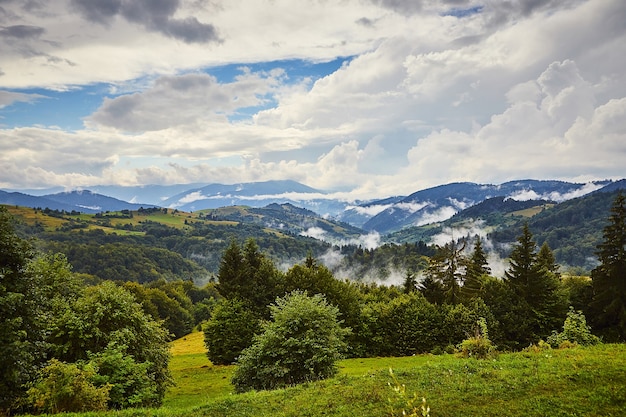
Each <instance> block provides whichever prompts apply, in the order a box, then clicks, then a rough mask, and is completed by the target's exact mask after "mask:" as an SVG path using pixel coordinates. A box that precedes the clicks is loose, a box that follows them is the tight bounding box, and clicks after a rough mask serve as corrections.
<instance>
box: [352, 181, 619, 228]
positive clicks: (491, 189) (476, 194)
mask: <svg viewBox="0 0 626 417" xmlns="http://www.w3.org/2000/svg"><path fill="white" fill-rule="evenodd" d="M610 183H611V182H610V181H602V182H595V183H588V184H582V183H569V182H564V181H540V180H519V181H510V182H506V183H503V184H499V185H494V184H476V183H470V182H463V183H451V184H445V185H440V186H437V187H432V188H428V189H425V190H420V191H417V192H415V193H413V194H411V195H409V196H407V197H405V198H402V199H399V200H396V201H394V202H392V203H390V204H388V205H387V206H386V207H384V209H383V210H381V211H380V212H379V213H378V214H376V215H374V216H372V217H371V218H370V219H369V220H367V221H366V222H364V223H363V225H362V227H363V228H364V229H365V230H369V231H377V232H379V233H392V232H397V231H399V230H402V229H404V228H406V227H410V226H421V225H424V224H429V223H434V222H439V221H443V220H446V219H449V218H450V217H452V216H453V215H454V214H456V213H458V212H460V211H462V210H464V209H466V208H468V207H471V206H473V205H476V204H478V203H480V202H482V201H484V200H486V199H488V198H493V197H498V196H500V197H504V198H512V199H514V200H518V201H520V200H521V201H523V200H541V199H544V200H551V201H565V200H568V199H571V198H574V197H578V196H581V195H585V194H588V193H589V192H592V191H595V190H598V189H601V188H603V187H605V186H607V185H609V184H610ZM376 204H377V203H371V205H376ZM371 205H370V206H371ZM340 218H342V217H341V216H340Z"/></svg>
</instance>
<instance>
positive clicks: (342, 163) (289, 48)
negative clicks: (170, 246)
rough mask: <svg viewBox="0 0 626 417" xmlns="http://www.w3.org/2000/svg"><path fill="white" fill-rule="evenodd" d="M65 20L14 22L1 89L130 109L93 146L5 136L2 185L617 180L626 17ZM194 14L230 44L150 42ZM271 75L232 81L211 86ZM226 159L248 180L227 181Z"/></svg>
mask: <svg viewBox="0 0 626 417" xmlns="http://www.w3.org/2000/svg"><path fill="white" fill-rule="evenodd" d="M78 3H80V4H84V3H83V2H82V1H81V2H78ZM122 3H123V4H125V5H127V6H128V4H130V3H127V2H121V3H120V4H122ZM33 4H34V3H33ZM69 4H70V2H69V0H68V1H63V0H58V1H51V2H41V3H37V5H39V8H36V9H31V11H30V12H27V11H26V10H25V9H24V8H22V7H20V5H19V3H18V2H9V3H7V4H3V8H4V10H5V12H6V13H5V15H2V16H0V25H2V27H3V28H8V27H14V26H15V25H23V26H24V27H25V28H26V29H22V30H16V29H15V28H13V29H10V30H8V31H7V30H5V31H4V32H2V33H0V74H2V75H0V88H3V89H9V88H18V87H29V86H30V87H32V86H40V87H45V88H49V89H69V88H75V87H77V86H81V85H85V84H90V83H94V82H102V83H111V88H112V91H113V90H117V91H116V93H115V96H114V97H112V98H108V99H104V100H103V102H102V104H101V105H100V107H99V109H98V110H97V111H96V112H94V113H93V114H91V115H90V116H88V117H87V118H86V123H87V127H86V128H85V129H82V130H79V131H75V132H68V131H59V130H53V129H44V128H36V127H29V128H17V129H5V130H1V131H0V139H1V141H0V149H1V150H2V153H1V154H0V166H2V167H3V168H4V169H3V175H2V178H1V179H0V185H2V186H6V187H9V186H12V187H27V186H35V185H38V186H43V185H56V184H62V185H68V186H79V185H82V186H88V185H90V184H91V185H93V184H101V183H123V184H141V183H154V182H159V183H161V182H163V183H170V184H171V183H177V182H198V181H200V182H206V181H208V180H210V181H211V182H227V183H231V182H233V181H242V182H243V181H246V182H247V181H257V180H268V179H284V178H289V179H294V180H297V181H301V182H303V183H306V184H308V185H311V186H314V187H316V188H321V189H333V190H344V191H345V190H353V191H352V192H351V193H348V192H346V195H349V197H351V198H378V197H385V196H388V195H401V194H406V193H411V192H414V191H416V190H418V189H421V188H425V187H427V186H432V185H437V184H441V183H445V182H450V181H474V182H491V183H493V182H500V181H506V180H510V179H518V178H539V179H565V180H571V179H579V178H585V179H602V178H618V177H623V175H624V171H623V163H622V161H623V160H624V159H625V158H624V156H625V154H626V149H625V147H626V145H624V144H625V143H626V141H625V140H624V139H625V134H626V133H625V132H626V126H625V122H624V120H626V118H624V113H625V112H626V101H625V100H626V73H624V71H623V68H624V67H625V66H626V50H625V49H624V48H625V46H624V45H626V27H625V26H624V25H623V22H624V21H625V19H626V4H625V3H624V2H622V1H619V0H598V1H586V2H579V1H567V2H556V1H546V2H523V1H512V2H506V4H504V3H502V4H500V3H497V4H496V3H494V2H491V3H489V4H487V5H484V7H483V8H482V9H480V12H476V13H474V12H472V13H468V16H466V17H463V18H457V17H455V16H451V15H447V16H446V15H445V14H446V12H447V11H449V7H448V6H446V4H447V5H450V4H452V3H441V2H434V1H422V2H420V3H419V5H420V7H416V8H410V9H407V8H406V7H401V6H402V5H401V4H400V3H398V2H387V1H371V2H364V1H360V0H346V1H342V2H335V3H329V2H317V1H311V2H306V7H294V6H293V3H292V2H289V1H287V0H271V1H270V0H267V1H261V2H256V3H255V2H247V1H245V0H234V1H232V2H228V3H224V4H217V3H214V2H196V1H180V2H179V8H178V9H177V10H176V13H171V10H170V9H167V8H166V9H164V10H162V11H161V12H160V14H159V13H156V11H150V13H147V14H145V15H142V16H143V17H141V16H140V17H133V16H134V15H132V13H130V12H128V10H126V9H123V8H122V9H119V8H118V9H115V14H114V15H115V16H116V18H106V16H105V19H104V20H102V21H106V22H105V23H106V24H97V23H93V21H94V20H97V19H96V18H97V17H98V14H97V13H96V11H97V10H96V11H92V12H93V13H92V14H89V13H91V12H89V13H87V12H86V11H85V10H82V13H79V12H78V11H77V10H74V11H72V10H71V9H69V8H68V5H69ZM102 4H104V3H102ZM415 4H417V3H415ZM456 4H460V3H456ZM463 4H464V6H459V7H466V6H467V8H468V9H470V8H472V7H475V6H479V4H478V3H476V2H473V1H471V2H469V1H468V2H465V3H463ZM120 7H121V6H120ZM129 7H130V6H129ZM477 10H478V9H477ZM94 13H95V14H94ZM442 14H443V15H442ZM9 15H10V19H9V17H8V16H9ZM155 16H156V17H155ZM159 16H160V17H159ZM189 16H194V17H195V18H196V19H197V23H194V22H191V21H190V22H191V23H190V24H191V26H189V27H196V28H204V29H208V28H209V26H210V27H213V28H214V29H215V31H216V32H215V33H217V34H218V35H219V38H220V41H219V42H215V41H214V40H215V38H214V37H209V38H210V39H209V38H206V37H205V38H206V39H205V40H206V42H204V43H203V42H197V40H199V41H202V39H203V38H202V36H200V37H198V38H193V37H192V35H193V33H191V32H185V31H182V32H181V31H179V32H176V31H174V29H173V26H171V25H170V26H168V25H169V23H168V25H165V26H164V27H163V28H161V29H159V28H157V27H155V26H154V25H153V24H154V22H155V20H154V19H156V18H157V17H158V18H160V19H165V20H164V22H166V23H167V22H170V20H172V19H174V21H176V19H184V18H185V17H189ZM2 19H4V20H2ZM157 20H158V19H157ZM170 23H171V22H170ZM364 23H367V24H364ZM194 25H195V26H194ZM189 27H187V28H189ZM183 29H184V28H183ZM176 30H178V29H176ZM200 32H202V31H200ZM206 33H208V32H206ZM157 46H158V47H157ZM338 56H343V57H346V56H351V57H353V58H352V59H351V60H349V61H348V62H347V63H346V64H345V65H344V66H343V67H342V68H340V69H339V70H337V71H335V72H334V73H331V74H329V75H327V76H325V77H322V78H320V79H317V80H310V79H299V78H298V76H297V72H298V71H297V70H296V71H294V73H295V74H296V75H295V76H294V75H292V73H291V72H290V69H289V68H288V67H289V64H288V63H287V64H285V65H283V64H282V63H276V61H277V60H281V59H294V58H300V59H303V60H304V61H303V62H301V63H300V64H301V65H304V64H305V63H306V62H323V61H325V60H330V59H335V58H336V57H338ZM269 61H272V62H274V63H273V64H268V68H269V69H268V70H267V71H266V72H263V71H257V72H242V73H241V74H240V77H238V78H236V79H234V80H231V81H218V78H217V77H216V76H211V75H207V74H206V73H204V70H206V68H207V67H210V66H214V65H221V64H232V63H237V64H242V66H244V67H245V64H246V63H249V64H254V63H263V62H269ZM277 67H278V68H280V67H284V68H283V70H276V71H272V69H274V68H277ZM25 68H27V69H28V71H25V70H24V69H25ZM209 72H210V71H209ZM15 94H26V93H21V92H19V93H18V92H15V91H10V92H6V91H5V92H0V106H2V105H3V103H5V104H4V105H5V108H4V109H7V108H8V107H6V106H7V104H8V103H14V102H15V101H16V100H18V99H19V100H21V101H29V102H33V100H39V99H40V97H35V96H34V95H33V94H31V93H28V95H27V96H19V97H18V96H16V95H15ZM120 94H121V95H120ZM34 104H36V103H34ZM256 107H258V108H262V109H263V110H260V111H258V109H257V110H254V111H252V112H253V113H254V112H256V113H255V114H253V116H252V117H250V118H245V117H244V118H239V117H238V116H239V115H240V112H241V111H242V110H243V109H250V108H256ZM4 109H1V110H2V111H3V113H1V114H0V117H4V118H7V117H11V115H10V113H7V112H6V111H5V110H4ZM0 123H1V122H0ZM121 132H127V133H126V134H123V133H121ZM128 132H132V133H128ZM228 158H238V161H239V162H238V163H237V164H230V165H228V166H223V165H220V164H218V163H216V161H219V160H222V159H228ZM150 160H152V162H150Z"/></svg>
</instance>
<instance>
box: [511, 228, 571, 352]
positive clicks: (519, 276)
mask: <svg viewBox="0 0 626 417" xmlns="http://www.w3.org/2000/svg"><path fill="white" fill-rule="evenodd" d="M517 242H518V243H517V245H515V247H514V248H513V250H512V251H511V255H510V267H509V269H508V270H507V271H505V280H506V283H507V284H508V286H509V287H510V288H511V290H512V291H513V293H514V294H515V296H516V297H517V302H518V303H519V306H518V307H519V309H520V310H522V311H524V313H523V314H522V316H521V317H520V321H522V320H523V321H525V325H527V326H528V328H529V330H530V331H529V332H528V334H526V335H524V336H522V337H523V338H525V339H526V340H520V341H519V342H522V343H527V342H528V343H533V342H536V341H538V340H539V339H541V338H545V337H547V336H548V335H550V334H551V332H552V330H555V329H557V328H558V326H559V325H560V323H562V322H563V320H564V318H565V314H566V312H567V299H566V297H565V291H564V290H563V289H562V288H561V285H560V282H559V280H558V277H557V276H556V274H555V273H553V272H551V271H550V270H548V268H546V266H545V262H544V261H542V260H539V259H538V256H537V253H536V251H535V249H536V247H537V244H536V243H535V241H534V240H533V236H532V233H531V232H530V229H529V228H528V224H525V225H524V227H523V229H522V234H521V235H520V236H519V237H518V239H517Z"/></svg>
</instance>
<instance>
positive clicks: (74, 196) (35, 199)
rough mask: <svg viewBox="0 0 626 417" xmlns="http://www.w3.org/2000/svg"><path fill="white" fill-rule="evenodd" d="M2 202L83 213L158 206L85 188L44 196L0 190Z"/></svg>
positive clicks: (0, 202) (0, 201)
mask: <svg viewBox="0 0 626 417" xmlns="http://www.w3.org/2000/svg"><path fill="white" fill-rule="evenodd" d="M0 204H8V205H15V206H24V207H32V208H42V209H45V208H49V209H50V210H59V211H67V212H72V211H78V212H81V213H99V212H103V211H120V210H137V209H139V208H140V207H143V208H149V207H157V206H155V205H152V204H132V203H129V202H126V201H122V200H118V199H116V198H113V197H108V196H105V195H101V194H96V193H94V192H91V191H88V190H84V191H68V192H61V193H56V194H49V195H43V196H32V195H28V194H22V193H17V192H14V193H7V192H5V191H1V190H0Z"/></svg>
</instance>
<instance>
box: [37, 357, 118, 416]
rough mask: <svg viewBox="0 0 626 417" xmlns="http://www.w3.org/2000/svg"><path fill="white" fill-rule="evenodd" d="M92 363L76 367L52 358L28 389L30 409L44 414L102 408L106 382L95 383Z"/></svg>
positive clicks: (107, 397) (106, 393)
mask: <svg viewBox="0 0 626 417" xmlns="http://www.w3.org/2000/svg"><path fill="white" fill-rule="evenodd" d="M95 376H96V370H95V368H94V367H93V366H85V367H80V366H78V365H77V364H75V363H64V362H61V361H59V360H57V359H52V360H51V361H50V363H49V364H48V365H47V366H46V367H45V368H43V369H42V371H41V378H40V379H39V381H38V382H37V383H36V384H35V385H34V386H33V387H32V388H31V389H30V390H29V391H28V395H29V399H30V402H31V404H32V405H33V408H34V409H35V410H37V411H39V412H44V413H52V414H56V413H67V412H86V411H104V410H106V409H107V401H108V399H109V390H110V389H111V386H110V385H106V384H105V385H102V386H96V384H95V383H94V381H93V380H94V377H95Z"/></svg>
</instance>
